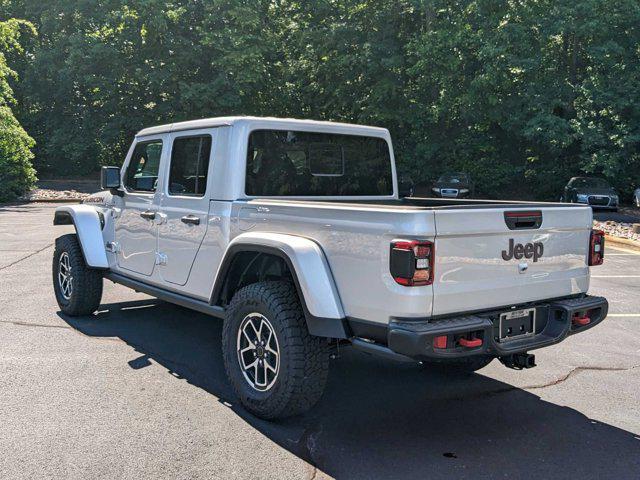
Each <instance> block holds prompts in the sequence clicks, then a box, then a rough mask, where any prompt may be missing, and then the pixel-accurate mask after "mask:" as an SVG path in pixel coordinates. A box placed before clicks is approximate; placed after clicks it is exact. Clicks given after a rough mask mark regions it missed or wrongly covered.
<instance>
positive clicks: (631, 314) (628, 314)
mask: <svg viewBox="0 0 640 480" xmlns="http://www.w3.org/2000/svg"><path fill="white" fill-rule="evenodd" d="M607 317H638V318H640V313H610V314H608V315H607Z"/></svg>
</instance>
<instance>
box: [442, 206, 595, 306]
mask: <svg viewBox="0 0 640 480" xmlns="http://www.w3.org/2000/svg"><path fill="white" fill-rule="evenodd" d="M532 210H533V211H535V212H540V213H541V214H542V223H541V225H540V226H539V227H538V228H531V227H529V228H526V224H525V228H522V229H520V227H518V228H517V229H513V230H512V229H510V228H509V227H508V226H507V221H506V220H505V212H511V213H510V215H513V213H515V212H522V213H524V212H531V211H532ZM517 215H518V213H516V216H517ZM591 224H592V212H591V208H589V207H584V208H580V207H562V206H557V207H556V206H550V207H542V208H529V209H528V208H527V207H526V205H525V206H518V207H515V206H514V207H513V208H510V207H498V206H496V208H482V209H474V208H469V209H441V210H436V211H435V225H436V245H435V252H436V255H435V268H434V270H435V281H434V284H433V297H434V301H433V312H432V314H433V315H434V316H437V315H446V314H450V313H460V312H469V311H477V310H483V309H490V308H495V307H499V306H507V305H515V304H520V303H526V302H531V301H538V300H545V299H550V298H558V297H564V296H568V295H572V294H576V293H582V292H586V291H587V289H588V287H589V267H588V260H587V256H588V249H589V238H590V232H591ZM512 227H513V225H512ZM514 249H515V250H514ZM503 251H504V253H503ZM514 251H515V252H516V255H513V252H514ZM525 253H526V255H525ZM517 257H520V258H517Z"/></svg>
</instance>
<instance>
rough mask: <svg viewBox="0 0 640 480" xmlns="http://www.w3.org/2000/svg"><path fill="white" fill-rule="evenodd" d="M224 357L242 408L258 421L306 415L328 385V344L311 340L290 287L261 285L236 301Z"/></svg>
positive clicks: (228, 318)
mask: <svg viewBox="0 0 640 480" xmlns="http://www.w3.org/2000/svg"><path fill="white" fill-rule="evenodd" d="M222 355H223V358H224V366H225V370H226V372H227V377H228V378H229V382H230V383H231V386H232V387H233V390H234V391H235V393H236V395H237V396H238V398H239V399H240V402H241V403H242V405H243V406H244V407H245V408H246V409H247V410H248V411H250V412H251V413H253V414H254V415H256V416H258V417H260V418H264V419H268V420H271V419H276V418H283V417H289V416H293V415H297V414H301V413H304V412H306V411H307V410H309V409H310V408H311V407H312V406H313V405H315V403H316V402H317V401H318V400H319V399H320V397H321V396H322V392H323V390H324V386H325V384H326V382H327V376H328V372H329V351H328V348H327V344H326V341H325V339H322V338H319V337H313V336H311V335H310V334H309V332H308V330H307V325H306V321H305V318H304V313H303V311H302V306H301V305H300V300H299V299H298V295H297V293H296V290H295V288H294V286H293V285H292V284H291V283H289V282H281V281H267V282H258V283H254V284H251V285H248V286H246V287H244V288H242V289H240V290H239V291H238V292H237V293H236V294H235V295H234V296H233V299H232V300H231V303H230V304H229V306H228V308H227V311H226V316H225V322H224V326H223V329H222Z"/></svg>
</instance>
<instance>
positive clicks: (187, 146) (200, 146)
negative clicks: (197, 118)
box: [169, 135, 211, 196]
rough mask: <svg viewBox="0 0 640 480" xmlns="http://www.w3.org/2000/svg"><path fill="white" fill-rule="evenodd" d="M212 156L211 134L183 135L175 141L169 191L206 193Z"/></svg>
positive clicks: (192, 193) (182, 193) (189, 193)
mask: <svg viewBox="0 0 640 480" xmlns="http://www.w3.org/2000/svg"><path fill="white" fill-rule="evenodd" d="M210 156H211V136H210V135H201V136H197V137H181V138H176V139H175V140H174V141H173V148H172V150H171V166H170V168H169V193H170V194H173V195H197V196H202V195H204V191H205V190H206V188H207V171H208V170H209V157H210Z"/></svg>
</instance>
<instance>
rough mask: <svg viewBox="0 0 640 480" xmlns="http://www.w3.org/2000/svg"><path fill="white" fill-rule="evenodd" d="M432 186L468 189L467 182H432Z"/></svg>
mask: <svg viewBox="0 0 640 480" xmlns="http://www.w3.org/2000/svg"><path fill="white" fill-rule="evenodd" d="M433 188H457V189H458V190H460V189H461V188H466V189H469V188H470V187H469V183H467V182H434V184H433Z"/></svg>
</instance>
